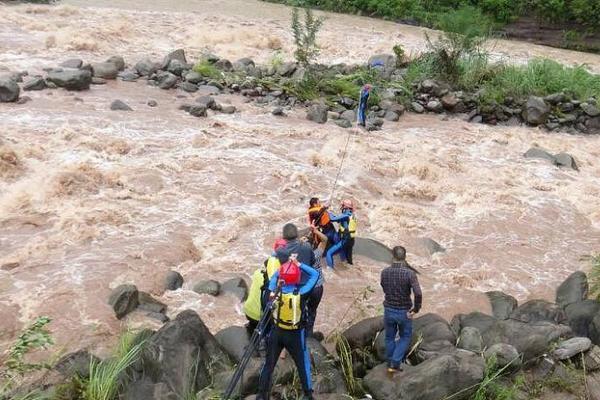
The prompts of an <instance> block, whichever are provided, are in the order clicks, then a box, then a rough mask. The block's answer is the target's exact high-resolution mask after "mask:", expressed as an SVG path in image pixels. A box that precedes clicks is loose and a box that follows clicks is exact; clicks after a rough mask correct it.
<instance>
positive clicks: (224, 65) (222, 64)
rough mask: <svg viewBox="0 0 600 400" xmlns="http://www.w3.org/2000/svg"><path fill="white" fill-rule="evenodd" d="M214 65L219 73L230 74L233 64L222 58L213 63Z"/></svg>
mask: <svg viewBox="0 0 600 400" xmlns="http://www.w3.org/2000/svg"><path fill="white" fill-rule="evenodd" d="M214 65H215V67H217V68H218V69H220V70H221V71H225V72H230V71H232V70H233V64H232V63H231V61H229V60H227V59H224V58H221V59H220V60H217V61H215V63H214Z"/></svg>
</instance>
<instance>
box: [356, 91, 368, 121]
mask: <svg viewBox="0 0 600 400" xmlns="http://www.w3.org/2000/svg"><path fill="white" fill-rule="evenodd" d="M371 88H372V86H371V85H369V84H366V85H364V86H363V87H362V89H360V94H359V98H358V111H357V113H356V114H357V117H358V125H360V126H366V125H367V103H368V102H369V95H370V94H371Z"/></svg>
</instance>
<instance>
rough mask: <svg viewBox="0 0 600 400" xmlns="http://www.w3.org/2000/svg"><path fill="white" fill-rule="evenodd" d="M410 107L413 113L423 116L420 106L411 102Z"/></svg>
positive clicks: (422, 108) (422, 109)
mask: <svg viewBox="0 0 600 400" xmlns="http://www.w3.org/2000/svg"><path fill="white" fill-rule="evenodd" d="M410 106H411V108H412V110H413V111H414V112H416V113H417V114H423V113H424V112H425V108H424V107H423V106H422V105H420V104H419V103H417V102H416V101H413V102H412V103H411V104H410Z"/></svg>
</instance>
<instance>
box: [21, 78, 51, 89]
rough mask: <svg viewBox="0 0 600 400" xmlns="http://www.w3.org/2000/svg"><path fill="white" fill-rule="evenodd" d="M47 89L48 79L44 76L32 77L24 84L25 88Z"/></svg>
mask: <svg viewBox="0 0 600 400" xmlns="http://www.w3.org/2000/svg"><path fill="white" fill-rule="evenodd" d="M44 89H46V81H45V80H44V79H43V78H39V77H37V78H32V79H30V80H28V81H27V82H25V84H24V85H23V90H25V91H29V90H44Z"/></svg>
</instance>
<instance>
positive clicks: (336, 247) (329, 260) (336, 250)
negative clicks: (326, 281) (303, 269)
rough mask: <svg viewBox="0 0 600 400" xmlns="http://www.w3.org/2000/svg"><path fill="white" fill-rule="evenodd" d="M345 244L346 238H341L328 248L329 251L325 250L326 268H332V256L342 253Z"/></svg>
mask: <svg viewBox="0 0 600 400" xmlns="http://www.w3.org/2000/svg"><path fill="white" fill-rule="evenodd" d="M346 242H347V239H346V238H342V239H340V240H339V241H338V242H337V243H336V244H334V245H333V246H331V247H330V248H329V250H327V254H326V255H325V259H326V260H327V266H328V267H329V268H333V256H334V255H336V254H337V253H340V252H342V251H344V250H345V248H346ZM344 255H345V253H344Z"/></svg>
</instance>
